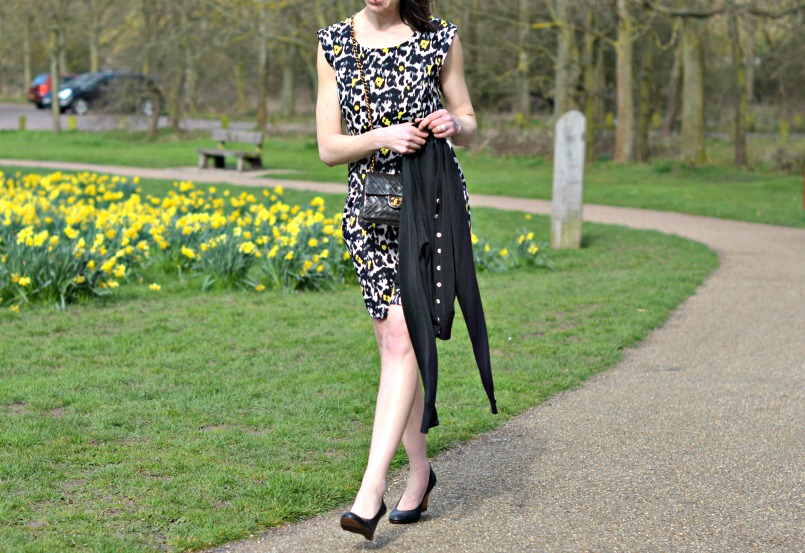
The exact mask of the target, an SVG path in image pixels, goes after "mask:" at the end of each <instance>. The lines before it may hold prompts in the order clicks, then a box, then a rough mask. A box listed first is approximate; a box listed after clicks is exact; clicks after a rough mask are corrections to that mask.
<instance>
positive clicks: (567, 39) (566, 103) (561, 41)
mask: <svg viewBox="0 0 805 553" xmlns="http://www.w3.org/2000/svg"><path fill="white" fill-rule="evenodd" d="M553 11H554V20H555V21H556V23H557V24H558V25H559V32H558V33H557V39H558V44H557V49H556V77H555V81H554V93H553V114H554V116H555V117H557V118H559V117H562V115H564V114H565V113H566V112H567V111H568V110H570V108H571V93H570V89H571V80H572V77H571V74H570V72H571V63H572V57H573V56H572V52H573V46H574V44H573V43H574V42H575V35H574V32H573V29H572V28H571V27H570V26H569V25H568V23H569V22H568V14H567V2H565V1H564V0H558V1H556V2H554V10H553Z"/></svg>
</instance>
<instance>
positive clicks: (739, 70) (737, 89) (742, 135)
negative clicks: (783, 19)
mask: <svg viewBox="0 0 805 553" xmlns="http://www.w3.org/2000/svg"><path fill="white" fill-rule="evenodd" d="M732 7H733V9H732V10H731V11H730V15H729V36H730V43H731V51H732V67H733V72H734V74H735V80H734V82H733V88H732V90H733V102H734V103H735V106H734V107H735V131H734V132H735V134H734V139H735V164H736V165H738V166H741V167H745V166H746V165H748V163H749V158H748V155H747V148H746V111H747V98H746V88H747V87H746V65H745V59H744V54H743V49H742V48H741V34H740V32H739V30H738V16H737V15H736V13H735V10H734V6H732Z"/></svg>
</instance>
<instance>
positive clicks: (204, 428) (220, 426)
mask: <svg viewBox="0 0 805 553" xmlns="http://www.w3.org/2000/svg"><path fill="white" fill-rule="evenodd" d="M217 430H229V425H228V424H211V425H209V426H202V427H201V431H202V432H215V431H217Z"/></svg>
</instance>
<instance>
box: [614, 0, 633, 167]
mask: <svg viewBox="0 0 805 553" xmlns="http://www.w3.org/2000/svg"><path fill="white" fill-rule="evenodd" d="M617 8H618V41H617V43H616V45H615V51H616V52H617V69H616V71H617V81H618V90H617V95H618V126H617V129H616V131H615V156H614V159H615V161H616V162H618V163H625V162H629V161H634V159H635V153H634V122H635V113H634V88H633V87H634V73H633V71H634V70H633V67H632V65H633V60H632V56H633V42H634V22H633V20H632V12H631V7H630V2H629V0H618V4H617Z"/></svg>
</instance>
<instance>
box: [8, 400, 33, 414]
mask: <svg viewBox="0 0 805 553" xmlns="http://www.w3.org/2000/svg"><path fill="white" fill-rule="evenodd" d="M6 411H7V412H8V413H9V414H11V415H24V414H26V413H27V412H28V404H27V403H25V402H24V401H22V402H20V403H12V404H11V405H6Z"/></svg>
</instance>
